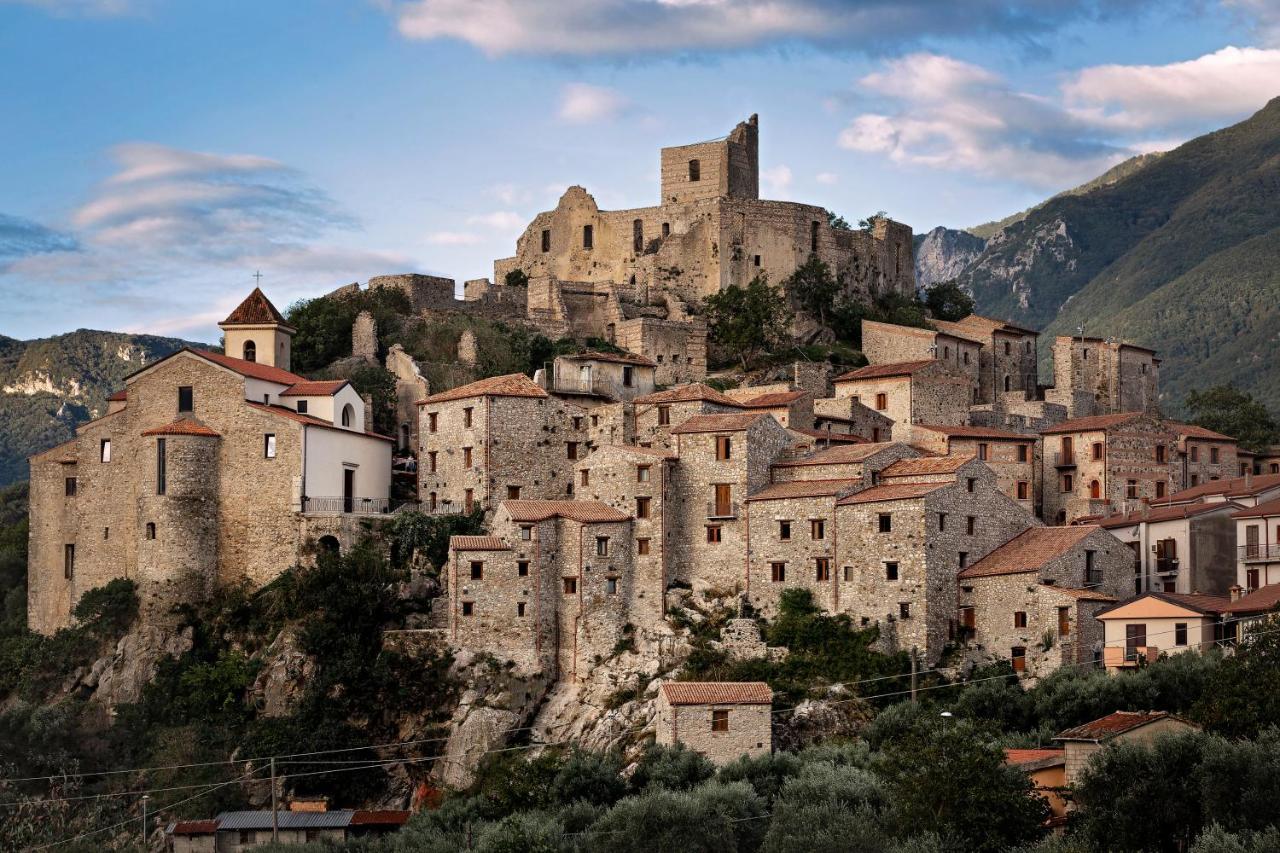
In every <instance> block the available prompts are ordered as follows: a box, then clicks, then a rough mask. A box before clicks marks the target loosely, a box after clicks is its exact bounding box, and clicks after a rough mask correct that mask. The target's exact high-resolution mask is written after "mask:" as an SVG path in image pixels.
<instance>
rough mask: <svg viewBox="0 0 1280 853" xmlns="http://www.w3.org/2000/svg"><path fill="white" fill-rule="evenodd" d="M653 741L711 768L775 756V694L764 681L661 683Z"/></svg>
mask: <svg viewBox="0 0 1280 853" xmlns="http://www.w3.org/2000/svg"><path fill="white" fill-rule="evenodd" d="M657 706H658V707H657V710H658V719H657V741H658V743H660V744H663V745H666V746H671V745H674V744H684V745H685V746H687V747H688V748H689V749H692V750H693V751H694V752H699V753H701V754H703V755H705V756H706V757H707V758H709V759H711V761H712V762H713V763H715V764H728V763H729V762H730V761H734V760H736V759H738V758H741V757H742V756H748V757H755V756H757V755H767V754H769V753H770V752H772V751H773V713H772V708H773V691H771V690H770V689H769V685H767V684H765V683H764V682H763V681H742V682H722V681H665V682H663V683H662V686H661V687H659V689H658V703H657Z"/></svg>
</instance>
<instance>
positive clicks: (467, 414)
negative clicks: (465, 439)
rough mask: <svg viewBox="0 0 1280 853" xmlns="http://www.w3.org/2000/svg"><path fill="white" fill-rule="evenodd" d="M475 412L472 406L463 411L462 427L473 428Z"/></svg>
mask: <svg viewBox="0 0 1280 853" xmlns="http://www.w3.org/2000/svg"><path fill="white" fill-rule="evenodd" d="M474 411H475V410H474V409H473V408H472V407H471V406H467V407H466V408H464V409H463V410H462V426H463V427H464V428H465V427H470V426H471V418H472V415H473V413H474Z"/></svg>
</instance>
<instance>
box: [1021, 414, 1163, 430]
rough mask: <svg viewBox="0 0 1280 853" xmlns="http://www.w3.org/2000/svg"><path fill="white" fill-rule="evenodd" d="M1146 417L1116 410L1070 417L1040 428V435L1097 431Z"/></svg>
mask: <svg viewBox="0 0 1280 853" xmlns="http://www.w3.org/2000/svg"><path fill="white" fill-rule="evenodd" d="M1141 417H1146V415H1145V414H1143V413H1142V412H1118V413H1117V414H1114V415H1094V416H1092V417H1088V418H1071V419H1070V420H1066V421H1063V422H1062V423H1060V424H1057V425H1056V426H1051V427H1048V428H1046V429H1042V430H1040V434H1041V435H1060V434H1062V433H1068V432H1098V431H1100V430H1106V429H1110V428H1111V427H1114V426H1119V425H1121V424H1127V423H1128V422H1129V421H1133V420H1137V419H1138V418H1141Z"/></svg>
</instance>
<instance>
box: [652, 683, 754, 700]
mask: <svg viewBox="0 0 1280 853" xmlns="http://www.w3.org/2000/svg"><path fill="white" fill-rule="evenodd" d="M660 689H661V690H662V695H663V696H664V697H666V700H667V701H668V702H669V703H671V704H672V705H769V704H771V703H772V702H773V691H772V690H770V689H769V685H768V684H765V683H764V682H763V681H664V682H662V686H661V688H660Z"/></svg>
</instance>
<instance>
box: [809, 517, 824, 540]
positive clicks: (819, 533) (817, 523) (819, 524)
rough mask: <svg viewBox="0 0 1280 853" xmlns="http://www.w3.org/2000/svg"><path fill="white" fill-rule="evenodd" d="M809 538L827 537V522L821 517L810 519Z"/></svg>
mask: <svg viewBox="0 0 1280 853" xmlns="http://www.w3.org/2000/svg"><path fill="white" fill-rule="evenodd" d="M809 538H810V539H826V538H827V523H826V522H825V521H823V520H822V519H821V518H811V519H809Z"/></svg>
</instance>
